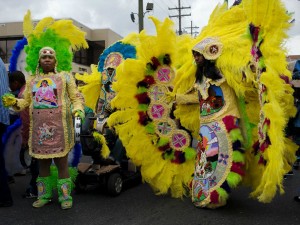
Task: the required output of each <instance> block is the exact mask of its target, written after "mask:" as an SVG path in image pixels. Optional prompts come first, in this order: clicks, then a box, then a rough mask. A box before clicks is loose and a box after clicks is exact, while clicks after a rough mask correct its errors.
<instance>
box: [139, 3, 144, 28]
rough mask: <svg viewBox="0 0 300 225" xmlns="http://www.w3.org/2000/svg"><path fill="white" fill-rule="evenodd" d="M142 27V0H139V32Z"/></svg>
mask: <svg viewBox="0 0 300 225" xmlns="http://www.w3.org/2000/svg"><path fill="white" fill-rule="evenodd" d="M143 29H144V12H143V0H139V32H141V31H142V30H143Z"/></svg>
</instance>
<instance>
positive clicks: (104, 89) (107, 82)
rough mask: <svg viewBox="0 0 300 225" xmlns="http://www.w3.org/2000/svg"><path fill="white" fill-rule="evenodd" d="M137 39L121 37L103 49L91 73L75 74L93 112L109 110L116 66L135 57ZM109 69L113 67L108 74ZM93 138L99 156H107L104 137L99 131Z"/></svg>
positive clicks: (112, 95)
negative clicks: (98, 104) (98, 150)
mask: <svg viewBox="0 0 300 225" xmlns="http://www.w3.org/2000/svg"><path fill="white" fill-rule="evenodd" d="M136 41H137V39H136V35H130V36H128V37H127V38H126V39H122V40H120V41H118V42H116V43H114V44H112V45H111V46H109V47H108V48H107V49H105V50H104V51H103V53H102V54H101V55H100V56H99V63H98V66H95V65H91V70H92V73H91V74H88V73H84V74H83V75H81V74H76V75H75V78H76V79H77V80H80V81H83V82H84V85H83V86H81V87H79V90H80V92H81V93H82V95H83V97H84V99H85V102H86V106H88V107H89V108H91V109H92V110H93V111H94V112H97V111H98V112H97V113H99V114H103V115H104V111H109V112H111V110H112V109H111V106H110V102H111V100H112V99H113V98H114V97H115V92H114V90H113V89H112V88H111V85H112V83H113V82H115V81H116V79H115V76H116V71H115V70H116V69H117V67H118V66H119V65H120V64H121V63H122V62H123V61H124V60H126V59H128V58H135V57H136V50H135V47H134V44H135V42H136ZM109 69H113V72H112V73H111V74H110V73H109V72H108V70H109ZM99 101H101V103H102V104H103V105H102V107H101V109H100V110H99V109H97V108H98V106H97V103H98V102H99ZM93 136H94V139H95V140H96V141H97V142H98V143H100V144H101V145H102V149H101V156H102V157H104V158H107V157H108V156H109V154H110V150H109V148H108V146H107V143H106V140H105V137H104V136H103V135H102V134H100V133H99V132H96V131H95V132H93Z"/></svg>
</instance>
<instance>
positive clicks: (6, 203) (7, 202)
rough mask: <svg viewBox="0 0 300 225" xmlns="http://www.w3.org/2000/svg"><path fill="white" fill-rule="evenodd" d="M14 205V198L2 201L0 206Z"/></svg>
mask: <svg viewBox="0 0 300 225" xmlns="http://www.w3.org/2000/svg"><path fill="white" fill-rule="evenodd" d="M12 205H13V201H12V200H8V201H2V202H0V207H11V206H12Z"/></svg>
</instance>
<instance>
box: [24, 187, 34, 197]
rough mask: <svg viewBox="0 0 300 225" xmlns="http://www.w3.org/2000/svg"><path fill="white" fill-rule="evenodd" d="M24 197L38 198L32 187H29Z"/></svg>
mask: <svg viewBox="0 0 300 225" xmlns="http://www.w3.org/2000/svg"><path fill="white" fill-rule="evenodd" d="M22 196H23V198H37V190H35V189H34V188H32V187H28V188H27V189H26V191H25V193H24V194H23V195H22Z"/></svg>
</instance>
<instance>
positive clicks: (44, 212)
mask: <svg viewBox="0 0 300 225" xmlns="http://www.w3.org/2000/svg"><path fill="white" fill-rule="evenodd" d="M15 180H16V182H15V183H14V184H11V186H10V187H11V190H12V193H13V198H14V205H13V206H12V207H9V208H0V225H35V224H36V225H52V224H53V225H96V224H97V225H99V224H100V225H104V224H105V225H106V224H107V225H186V224H189V225H213V224H218V225H221V224H222V225H223V224H225V225H227V224H228V225H229V224H230V225H235V224H238V225H248V224H249V225H250V224H251V225H253V224H255V225H259V224H263V225H268V224H272V225H281V224H288V225H296V224H297V225H299V224H300V203H298V202H295V201H294V200H293V197H294V195H296V194H297V191H299V192H300V171H295V175H294V176H291V177H289V178H288V179H287V180H286V181H285V183H284V184H285V190H286V193H285V194H284V195H278V196H277V197H276V198H275V199H274V200H273V201H272V203H270V204H262V203H259V202H257V201H256V200H253V199H250V198H249V190H248V189H247V188H243V187H240V188H238V189H236V190H234V191H233V192H232V194H231V197H230V200H229V202H228V204H227V205H226V206H225V207H223V208H219V209H215V210H209V209H199V208H196V207H194V206H193V204H192V203H191V201H190V199H188V198H184V199H174V198H171V197H170V196H156V195H154V194H153V191H152V189H151V188H150V187H149V186H148V185H147V184H139V185H136V186H133V187H130V188H128V189H127V190H125V191H123V192H122V193H121V195H119V196H117V197H110V196H108V195H107V194H106V193H105V192H103V191H102V190H101V189H91V190H89V191H88V192H86V193H83V194H74V195H73V198H74V206H73V208H72V209H70V210H62V209H60V206H59V204H58V202H57V199H55V200H54V202H53V203H52V204H50V205H47V206H45V207H43V208H40V209H35V208H32V206H31V204H32V202H33V201H34V200H33V199H23V198H22V197H21V195H22V194H23V192H24V189H25V187H26V185H27V183H28V180H29V175H26V176H23V177H15Z"/></svg>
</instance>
